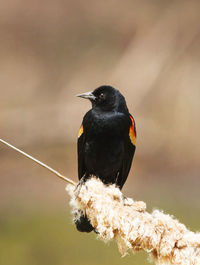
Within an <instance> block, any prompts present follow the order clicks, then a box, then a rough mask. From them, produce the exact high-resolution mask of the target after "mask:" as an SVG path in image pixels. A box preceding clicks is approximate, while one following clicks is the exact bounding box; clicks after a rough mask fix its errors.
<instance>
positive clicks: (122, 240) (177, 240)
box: [66, 178, 200, 265]
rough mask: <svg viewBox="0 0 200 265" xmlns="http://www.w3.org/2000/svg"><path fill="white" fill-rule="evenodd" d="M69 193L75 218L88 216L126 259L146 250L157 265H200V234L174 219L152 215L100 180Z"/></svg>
mask: <svg viewBox="0 0 200 265" xmlns="http://www.w3.org/2000/svg"><path fill="white" fill-rule="evenodd" d="M66 190H67V191H68V193H69V195H70V197H71V200H70V205H71V207H72V212H73V214H74V216H75V217H74V218H76V219H78V218H80V213H85V214H87V217H88V219H89V220H90V222H91V224H92V226H93V227H94V228H95V230H96V231H97V233H98V237H99V238H100V239H102V240H104V241H106V242H107V241H109V240H111V239H114V240H116V242H117V245H118V249H119V251H120V253H121V254H122V255H125V254H126V253H127V251H128V250H129V249H130V250H132V251H134V252H136V251H140V250H145V251H147V252H148V253H149V254H150V256H151V258H152V260H153V261H154V262H155V264H157V265H161V264H162V265H169V264H176V265H178V264H181V265H189V264H190V265H198V264H200V234H198V233H193V232H191V231H189V230H188V229H187V228H186V227H185V225H183V224H181V223H180V222H179V221H177V220H176V219H174V218H173V217H172V216H170V215H167V214H164V213H163V212H161V211H159V210H154V211H153V212H152V213H151V214H150V213H148V212H146V204H145V203H144V202H135V201H133V200H132V199H130V198H126V197H124V196H123V194H122V193H121V191H120V190H119V189H118V188H117V187H116V186H115V185H110V186H105V185H104V184H103V183H102V182H101V181H100V180H98V179H96V178H91V179H90V180H88V181H87V182H86V183H84V184H83V185H82V186H81V187H79V188H78V189H75V188H74V186H73V185H70V184H69V185H67V188H66Z"/></svg>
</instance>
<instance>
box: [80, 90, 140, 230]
mask: <svg viewBox="0 0 200 265" xmlns="http://www.w3.org/2000/svg"><path fill="white" fill-rule="evenodd" d="M77 96H78V97H82V98H86V99H89V100H90V101H91V103H92V109H91V110H89V111H88V112H87V113H86V114H85V116H84V118H83V122H82V125H81V127H80V130H79V133H78V177H79V180H80V182H81V183H83V182H85V181H86V180H87V179H89V178H90V177H91V176H92V175H94V176H96V177H98V178H100V179H101V180H102V182H103V183H105V184H110V183H112V184H114V183H115V184H116V185H117V186H118V187H119V188H120V189H121V188H122V187H123V185H124V183H125V181H126V179H127V177H128V173H129V171H130V168H131V163H132V159H133V156H134V153H135V148H136V127H135V121H134V118H133V117H132V116H131V114H130V113H129V111H128V108H127V106H126V101H125V98H124V97H123V96H122V94H121V93H120V92H119V91H118V90H117V89H115V88H113V87H111V86H101V87H98V88H96V89H95V90H94V91H93V92H87V93H84V94H80V95H77ZM76 226H77V229H78V230H79V231H82V232H83V231H85V232H90V231H92V230H93V227H92V226H91V224H90V223H89V220H88V219H87V217H86V216H81V219H80V220H79V221H78V222H76Z"/></svg>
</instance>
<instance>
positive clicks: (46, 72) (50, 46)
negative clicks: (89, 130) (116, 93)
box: [0, 0, 200, 265]
mask: <svg viewBox="0 0 200 265" xmlns="http://www.w3.org/2000/svg"><path fill="white" fill-rule="evenodd" d="M199 14H200V2H199V1H193V0H191V1H187V0H185V1H184V0H182V1H179V0H177V1H164V0H162V1H161V0H148V1H145V0H142V1H141V0H138V1H136V0H134V1H133V0H132V1H131V0H129V1H114V0H108V1H106V2H102V1H88V0H86V1H80V0H77V1H62V0H57V1H42V2H41V1H37V0H36V1H24V0H17V1H2V2H1V3H0V92H1V97H0V126H1V127H0V128H1V129H0V132H1V133H0V137H1V138H3V139H5V140H7V141H9V142H11V143H12V144H14V145H16V146H18V147H20V148H22V149H23V150H25V151H27V152H28V153H30V154H32V155H34V156H36V157H37V158H38V159H41V160H42V161H44V162H46V163H48V164H49V165H51V166H52V167H54V168H55V169H58V170H59V171H61V172H62V173H63V174H65V175H66V176H68V177H71V178H73V179H74V180H77V162H76V160H77V157H76V137H77V131H78V129H79V126H80V123H81V120H82V117H83V115H84V113H85V112H86V111H87V110H88V109H89V108H90V104H89V102H87V101H84V100H81V99H79V98H76V97H75V95H76V94H77V93H82V92H86V91H90V90H93V89H94V88H96V87H97V86H99V85H102V84H110V85H113V86H114V87H116V88H118V89H119V90H120V91H121V92H122V94H123V95H124V96H125V97H126V100H127V104H128V106H129V110H130V112H131V113H132V114H133V115H134V117H135V120H136V125H137V136H138V137H137V150H136V155H135V159H134V163H133V167H132V170H131V173H130V175H129V178H128V181H127V184H126V185H125V187H124V192H125V193H126V194H128V195H129V196H132V197H134V198H135V199H140V200H141V199H143V200H146V201H147V203H148V205H149V206H150V209H151V207H160V208H162V209H164V210H165V211H167V212H169V213H171V214H174V215H176V216H177V217H178V218H179V219H180V220H181V221H183V222H184V223H185V224H186V225H188V226H189V227H191V228H192V229H194V230H199V219H200V215H197V214H196V213H197V212H199V210H200V206H199V205H200V204H199V200H200V195H199V194H200V193H199V185H200V176H199V170H200V163H199V157H200V144H199V134H200V122H199V113H200V104H199V100H200V23H199V22H200V15H199ZM64 186H65V184H64V183H62V181H60V180H57V179H56V177H54V176H53V175H51V174H50V173H48V171H45V170H44V169H42V168H40V167H39V166H36V165H34V164H33V163H32V162H30V161H28V160H27V159H25V158H23V157H22V156H20V155H18V154H17V153H15V151H12V150H9V149H8V148H6V147H5V146H3V145H0V214H1V216H2V220H1V219H0V221H2V227H3V225H7V226H6V227H7V230H5V231H6V232H4V234H3V236H2V234H0V239H2V240H0V244H2V246H4V248H3V249H4V250H3V253H4V254H3V256H2V257H1V258H0V259H2V262H3V263H2V264H4V265H5V264H12V265H15V264H25V263H26V264H28V265H30V264H49V265H50V264H57V265H59V264H66V262H65V261H66V259H68V258H69V256H68V255H69V253H72V254H71V255H72V256H73V253H74V255H76V248H77V244H79V243H80V246H79V245H78V248H79V250H80V251H81V250H82V251H83V253H82V254H81V257H79V258H82V259H81V261H80V264H90V262H91V264H99V263H98V262H101V263H102V262H104V263H105V264H106V260H107V261H109V258H110V259H112V260H113V257H115V258H116V260H115V261H113V262H115V264H121V262H122V260H121V259H120V257H119V255H118V254H117V251H116V250H115V248H114V249H113V248H112V247H110V251H109V247H108V246H104V245H103V244H102V243H100V242H98V243H97V242H96V241H94V236H93V235H90V236H89V235H81V234H79V233H78V232H76V231H75V230H73V233H72V232H71V234H70V235H71V237H72V238H74V237H75V236H76V246H75V247H72V245H71V240H72V239H71V238H70V237H69V235H68V233H69V231H71V230H72V229H74V228H73V226H72V225H71V219H70V217H69V216H68V215H67V213H66V212H67V211H68V210H67V200H66V197H67V196H66V193H65V191H64ZM41 213H42V217H41V220H40V219H38V218H40V217H38V216H40V215H41ZM58 216H59V217H58ZM189 216H190V217H189ZM54 217H55V218H59V220H57V219H56V220H57V221H56V222H55V223H56V225H57V226H56V225H55V226H54V225H53V223H54V222H53V221H52V227H51V228H49V229H48V228H46V222H48V221H49V220H52V218H54ZM0 218H1V217H0ZM15 218H21V219H20V220H21V223H20V222H19V224H18V226H17V225H16V222H15ZM17 220H18V219H17ZM33 220H36V221H35V222H34V221H33ZM39 220H40V221H41V223H42V224H44V227H43V229H41V232H40V233H39V234H38V238H37V240H36V239H35V241H34V240H33V241H34V242H38V241H39V242H41V238H42V237H43V236H42V235H43V233H50V232H49V231H50V230H53V232H52V233H54V234H51V235H50V236H49V240H48V242H45V243H41V246H40V248H39V250H36V251H35V252H34V253H35V254H34V255H32V254H30V253H29V252H27V249H26V248H27V247H29V249H30V251H32V250H33V249H34V246H33V245H32V244H31V243H30V244H29V243H28V242H29V240H28V239H27V237H30V238H32V236H31V232H30V231H34V229H35V230H36V231H38V223H37V222H39V223H40V221H39ZM53 220H54V219H53ZM12 221H13V223H12ZM65 221H66V223H65ZM9 222H10V223H9ZM24 222H25V223H26V225H25V224H24ZM31 222H32V223H33V224H32V225H33V226H32V227H31V225H30V223H31ZM59 222H61V223H59ZM67 225H68V228H65V226H67ZM61 226H62V229H69V231H68V230H67V231H68V232H62V229H61ZM24 227H25V228H24ZM29 228H30V229H29ZM58 228H59V229H60V230H59V229H58ZM12 229H13V230H12ZM20 229H21V230H20ZM23 229H25V231H26V229H27V231H26V232H24V237H22V239H21V241H22V243H21V245H20V243H19V242H21V241H20V238H21V237H20V236H19V238H18V237H17V234H16V233H17V231H21V234H23V233H22V232H23V231H24V230H23ZM44 229H46V232H45V230H44ZM2 231H3V230H2ZM9 231H13V233H11V235H10V234H9V233H10V232H9ZM59 232H60V233H61V234H62V236H63V241H62V242H63V245H62V244H60V245H59V244H58V245H56V246H55V247H52V245H51V242H54V240H55V241H56V240H58V239H56V236H55V235H57V236H58V234H59ZM32 233H33V232H32ZM57 233H58V234H57ZM9 235H10V237H9ZM8 238H10V240H9V239H8ZM81 238H83V240H84V241H80V240H81ZM6 240H7V241H6ZM51 240H52V241H51ZM65 240H66V241H65ZM67 240H69V242H68V241H67ZM6 242H7V243H6ZM77 242H78V243H77ZM6 244H7V245H6ZM35 244H36V243H35ZM48 244H49V245H48ZM36 245H37V244H36ZM17 246H18V247H19V246H20V247H21V248H20V247H19V248H20V250H18V249H17ZM25 246H26V247H25ZM45 246H48V247H47V250H46V252H47V253H46V252H45V250H44V247H45ZM87 246H89V248H90V247H91V248H93V249H92V250H91V251H90V252H89V253H88V252H87V251H86V247H87ZM70 247H72V249H71V248H70ZM95 247H96V248H95ZM51 248H52V250H51ZM60 248H62V249H63V252H62V253H60V252H59V249H60ZM8 249H10V251H11V252H12V253H13V255H12V256H13V257H14V258H13V259H11V258H10V257H9V255H7V254H8V252H7V251H8ZM49 249H50V250H51V251H50V254H49ZM99 249H101V251H102V256H104V255H105V257H106V254H105V253H109V254H108V257H107V259H106V258H105V260H104V259H103V260H99V259H98V258H97V256H99V254H98V253H99V252H98V251H100V250H99ZM20 251H21V252H20ZM40 251H41V253H43V256H42V257H41V255H40ZM67 251H69V253H68V252H67ZM95 251H97V253H96V252H95ZM106 251H107V252H106ZM113 251H114V252H113ZM38 253H39V254H38ZM45 253H46V255H45ZM67 253H68V254H67ZM91 253H93V255H92V254H91ZM95 253H96V254H95ZM113 253H114V254H113ZM91 255H92V256H91ZM47 260H48V263H47ZM124 260H125V261H124ZM124 260H123V263H127V264H128V262H131V264H134V263H133V262H134V261H135V262H139V258H138V260H137V257H131V258H126V259H124ZM51 262H52V263H51ZM67 264H75V263H74V260H73V258H72V257H71V259H70V262H69V263H67ZM76 264H79V259H77V260H76ZM108 264H110V261H109V263H108ZM113 264H114V263H113ZM137 264H138V263H137ZM142 264H144V263H142Z"/></svg>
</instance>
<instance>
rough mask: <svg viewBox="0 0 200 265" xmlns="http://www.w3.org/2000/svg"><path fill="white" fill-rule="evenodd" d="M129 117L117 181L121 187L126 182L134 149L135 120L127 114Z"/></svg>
mask: <svg viewBox="0 0 200 265" xmlns="http://www.w3.org/2000/svg"><path fill="white" fill-rule="evenodd" d="M129 119H130V128H129V135H128V136H127V135H126V136H125V139H124V156H123V162H122V168H121V170H120V172H119V177H118V183H117V184H118V185H119V187H120V188H122V187H123V185H124V183H125V182H126V179H127V177H128V174H129V171H130V168H131V164H132V160H133V156H134V153H135V149H136V127H135V121H134V118H133V117H132V116H131V115H130V116H129Z"/></svg>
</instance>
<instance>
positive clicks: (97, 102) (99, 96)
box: [77, 86, 126, 111]
mask: <svg viewBox="0 0 200 265" xmlns="http://www.w3.org/2000/svg"><path fill="white" fill-rule="evenodd" d="M77 97H81V98H86V99H89V100H90V101H91V103H92V107H93V108H96V109H100V110H102V111H113V110H115V109H116V110H117V109H118V107H119V105H120V103H121V102H122V101H123V103H124V104H125V106H126V102H125V99H124V97H123V96H122V95H121V93H120V92H119V91H118V90H117V89H115V88H114V87H112V86H100V87H98V88H96V89H95V90H94V91H92V92H86V93H83V94H79V95H77Z"/></svg>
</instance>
